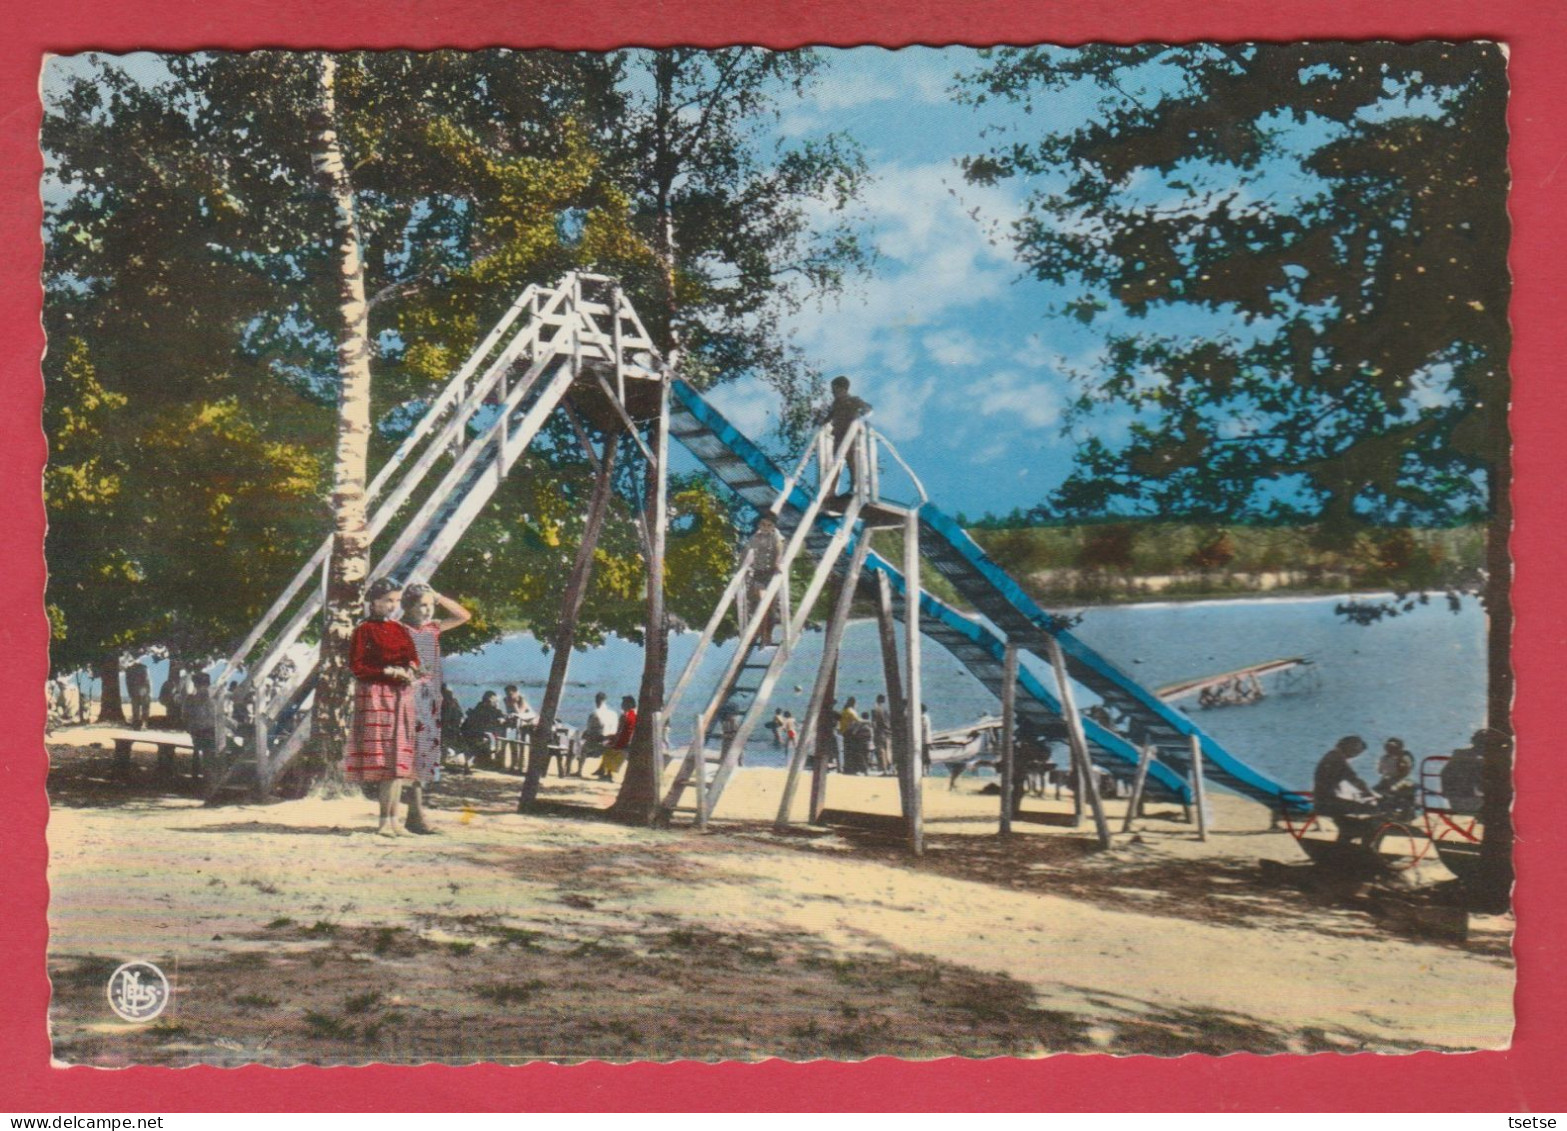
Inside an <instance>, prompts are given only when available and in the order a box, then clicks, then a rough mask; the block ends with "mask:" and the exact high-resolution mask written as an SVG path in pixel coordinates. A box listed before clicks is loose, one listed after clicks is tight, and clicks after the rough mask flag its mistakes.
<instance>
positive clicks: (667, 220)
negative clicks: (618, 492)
mask: <svg viewBox="0 0 1567 1131" xmlns="http://www.w3.org/2000/svg"><path fill="white" fill-rule="evenodd" d="M675 66H676V64H675V60H674V56H673V55H672V54H671V53H670V52H669V51H668V50H664V51H660V52H659V55H658V62H657V64H656V68H655V73H654V78H655V82H656V87H657V99H658V102H657V106H656V109H655V114H656V122H657V125H656V131H655V133H656V140H655V145H656V152H655V153H654V156H653V160H654V167H655V169H656V177H657V194H658V195H657V212H658V225H659V230H658V236H659V248H658V252H659V259H660V261H661V264H660V265H661V266H662V268H663V273H664V307H665V315H666V319H667V321H666V326H665V330H664V383H665V386H666V388H665V390H664V395H663V397H662V398H660V402H659V403H660V412H659V415H658V417H657V418H656V419H655V421H654V422H653V424H652V425H651V427H650V428H649V434H648V447H649V448H651V449H652V450H653V451H654V452H655V453H656V454H657V457H658V458H657V459H656V460H654V461H650V462H649V464H648V468H647V488H646V491H645V493H644V494H645V497H646V499H647V502H648V511H649V513H648V515H647V520H648V521H647V628H646V629H645V631H644V634H643V652H642V685H641V687H640V688H639V689H638V694H637V729H636V731H635V733H634V734H633V735H632V739H631V746H630V747H629V748H628V750H627V752H626V779H625V781H624V782H623V783H622V784H621V787H620V792H619V793H618V794H617V795H616V797H615V804H614V806H613V809H614V811H615V813H616V814H617V815H619V816H620V817H621V818H622V819H624V820H628V821H633V822H636V823H639V824H640V823H644V822H651V821H652V820H653V818H654V816H655V814H656V812H657V807H658V788H659V784H660V783H659V781H658V770H657V758H656V746H655V743H656V742H657V740H658V739H659V738H660V737H661V736H660V735H658V733H657V730H658V719H659V717H660V715H661V712H662V711H663V709H664V685H665V679H666V676H667V673H668V668H669V626H668V624H667V622H666V620H665V616H664V535H665V533H666V529H667V527H668V525H669V522H668V515H667V513H666V496H665V492H666V488H667V484H668V479H667V469H666V468H665V467H664V466H663V465H664V462H665V458H664V457H665V455H666V454H667V452H668V450H669V437H668V436H667V435H666V434H665V432H666V425H667V423H668V408H669V390H668V388H667V386H668V384H669V382H670V381H672V380H673V379H674V375H675V373H676V372H677V370H678V368H679V364H680V332H679V330H678V329H677V328H676V323H675V315H676V313H677V310H678V304H677V299H676V297H675V250H676V246H675V217H674V203H673V195H674V183H675V175H676V173H677V172H678V168H677V162H676V158H675V151H674V138H673V137H672V131H673V128H674V111H673V109H672V107H673V92H674V80H675Z"/></svg>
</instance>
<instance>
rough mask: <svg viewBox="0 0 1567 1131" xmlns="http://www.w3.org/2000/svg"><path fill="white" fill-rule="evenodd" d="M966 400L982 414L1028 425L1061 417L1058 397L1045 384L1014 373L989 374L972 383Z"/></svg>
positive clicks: (1052, 420)
mask: <svg viewBox="0 0 1567 1131" xmlns="http://www.w3.org/2000/svg"><path fill="white" fill-rule="evenodd" d="M968 401H969V403H970V404H972V405H973V406H974V408H975V409H977V410H978V411H979V413H980V415H982V416H1001V417H1005V418H1007V419H1009V420H1011V421H1013V422H1015V423H1018V424H1022V425H1024V426H1026V427H1029V428H1044V427H1046V426H1048V425H1051V424H1054V423H1055V422H1056V421H1057V420H1059V419H1060V418H1061V398H1060V396H1059V395H1058V394H1057V393H1056V391H1055V390H1054V389H1053V388H1051V387H1050V386H1049V385H1046V384H1044V383H1043V382H1041V381H1037V380H1030V379H1029V378H1027V377H1024V376H1022V375H1021V374H1018V373H1012V372H1002V373H993V374H991V375H990V376H988V377H985V378H982V379H980V380H979V381H976V382H974V383H973V385H972V386H971V387H970V389H969V397H968Z"/></svg>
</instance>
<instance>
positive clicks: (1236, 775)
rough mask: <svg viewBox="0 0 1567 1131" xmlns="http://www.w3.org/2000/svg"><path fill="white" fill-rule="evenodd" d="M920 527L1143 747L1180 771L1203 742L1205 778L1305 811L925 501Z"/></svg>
mask: <svg viewBox="0 0 1567 1131" xmlns="http://www.w3.org/2000/svg"><path fill="white" fill-rule="evenodd" d="M920 525H921V529H922V531H923V532H924V533H926V534H928V535H929V536H930V537H929V539H928V542H929V545H930V550H929V552H928V556H929V558H930V560H931V561H932V564H934V565H935V567H936V569H937V570H938V571H940V572H941V574H942V575H943V576H944V577H946V578H947V579H948V580H950V581H951V582H952V585H953V587H954V588H955V589H957V591H958V592H959V593H961V594H962V595H963V597H964V598H965V599H966V600H968V601H971V602H973V604H974V606H975V607H976V608H978V609H979V610H980V611H981V612H982V613H984V614H985V616H987V617H988V618H990V620H991V621H992V623H994V624H995V625H996V626H997V627H998V628H1000V629H1001V630H1002V631H1003V632H1005V633H1006V634H1007V635H1008V636H1009V637H1010V638H1012V639H1015V640H1017V641H1018V643H1019V644H1021V645H1023V646H1025V647H1028V648H1030V649H1031V650H1033V651H1035V652H1036V653H1039V654H1041V655H1045V654H1046V653H1045V651H1044V649H1046V648H1048V643H1049V639H1050V638H1051V637H1054V638H1055V640H1056V641H1057V642H1058V643H1059V644H1060V646H1061V651H1062V653H1063V655H1064V657H1065V659H1066V664H1067V670H1068V672H1069V674H1070V675H1071V677H1072V680H1073V681H1074V682H1076V683H1078V684H1080V685H1082V686H1083V687H1085V688H1087V689H1088V690H1089V691H1091V692H1093V693H1094V694H1095V695H1097V696H1098V697H1099V698H1100V699H1101V700H1102V701H1103V702H1104V703H1105V704H1106V705H1107V706H1109V707H1112V708H1114V709H1115V710H1117V711H1119V712H1121V713H1122V714H1123V715H1125V716H1126V717H1127V719H1128V721H1129V722H1128V729H1129V730H1131V731H1132V735H1131V737H1132V738H1133V740H1134V741H1138V742H1147V743H1150V744H1152V745H1153V746H1154V747H1156V749H1157V750H1158V754H1159V757H1160V758H1161V759H1162V760H1163V761H1164V762H1166V763H1168V764H1169V765H1170V766H1171V767H1173V768H1174V769H1176V770H1177V771H1179V772H1180V773H1182V774H1188V773H1189V772H1190V769H1191V744H1192V740H1193V739H1194V738H1195V739H1196V741H1197V742H1198V743H1200V745H1201V750H1202V757H1203V762H1204V769H1205V771H1206V775H1207V777H1209V778H1211V779H1212V780H1214V781H1216V782H1217V783H1219V784H1220V785H1223V786H1226V787H1227V788H1229V789H1231V790H1234V791H1235V792H1236V793H1240V794H1242V795H1244V796H1246V797H1250V798H1252V799H1253V800H1256V801H1260V802H1262V803H1263V804H1265V805H1268V806H1270V807H1272V808H1275V809H1289V810H1293V811H1303V810H1305V809H1307V808H1309V807H1310V801H1309V800H1308V799H1307V798H1305V797H1304V796H1303V795H1302V794H1301V793H1300V792H1299V791H1298V790H1295V789H1292V788H1291V787H1289V786H1287V785H1284V784H1283V783H1281V782H1278V781H1275V780H1274V779H1273V778H1270V777H1269V776H1268V775H1266V774H1264V773H1262V772H1261V771H1259V770H1257V769H1255V768H1254V767H1252V766H1250V765H1248V764H1246V763H1245V762H1244V761H1242V760H1241V759H1239V758H1237V757H1236V756H1235V755H1233V754H1231V753H1230V752H1229V751H1228V750H1226V749H1225V748H1224V746H1223V745H1221V744H1220V743H1219V742H1218V741H1217V740H1216V739H1215V738H1214V737H1213V736H1212V735H1210V734H1208V733H1207V732H1206V731H1204V730H1203V729H1202V728H1201V727H1199V726H1198V725H1197V724H1196V723H1195V722H1194V721H1192V719H1190V718H1189V717H1188V716H1187V715H1185V714H1184V713H1183V712H1181V711H1180V710H1178V709H1177V708H1175V707H1173V706H1171V705H1170V704H1168V703H1165V702H1164V701H1163V700H1161V699H1160V698H1159V697H1158V696H1157V695H1155V694H1154V693H1153V692H1152V691H1150V690H1149V689H1148V688H1146V687H1144V686H1142V685H1141V684H1140V683H1138V682H1137V681H1136V680H1135V679H1133V678H1132V677H1131V676H1129V675H1127V674H1126V673H1125V672H1123V671H1121V670H1120V669H1119V668H1117V667H1116V666H1115V665H1114V664H1113V663H1111V662H1110V661H1109V660H1108V659H1106V658H1105V657H1104V656H1103V655H1101V654H1100V653H1099V652H1097V651H1095V650H1094V649H1093V648H1092V647H1090V646H1089V645H1088V644H1086V643H1085V642H1084V641H1083V640H1082V639H1080V638H1079V637H1078V636H1077V635H1076V634H1074V633H1073V632H1071V631H1070V630H1069V629H1068V628H1067V627H1066V626H1065V625H1064V624H1062V623H1061V622H1060V621H1059V620H1057V619H1056V618H1055V617H1053V616H1051V615H1050V614H1049V613H1047V612H1046V611H1045V610H1044V609H1041V608H1040V607H1039V605H1038V604H1037V603H1036V602H1035V601H1034V599H1033V598H1032V597H1030V596H1029V595H1028V594H1027V593H1026V592H1024V591H1023V589H1022V587H1021V586H1019V585H1018V584H1017V582H1016V581H1014V580H1013V579H1012V578H1011V577H1009V576H1008V575H1007V574H1006V572H1005V571H1003V570H1002V569H1001V567H1000V566H998V565H996V563H995V562H994V561H992V560H991V558H990V556H989V555H988V554H986V553H985V551H984V550H983V549H981V548H980V546H979V545H978V544H977V543H976V542H975V541H974V540H973V539H972V538H971V537H969V535H968V532H967V531H965V530H963V528H962V527H961V526H959V525H958V524H957V523H956V522H955V521H953V519H951V518H950V517H948V516H947V515H946V514H944V513H942V512H941V511H940V510H938V509H937V508H936V507H934V506H932V505H930V504H927V505H925V506H923V507H921V508H920Z"/></svg>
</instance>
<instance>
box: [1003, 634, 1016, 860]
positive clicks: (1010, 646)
mask: <svg viewBox="0 0 1567 1131" xmlns="http://www.w3.org/2000/svg"><path fill="white" fill-rule="evenodd" d="M1001 670H1002V677H1001V679H1002V683H1001V835H1002V836H1011V835H1012V806H1013V805H1015V804H1016V803H1017V802H1016V793H1017V789H1016V786H1017V765H1016V748H1017V645H1016V644H1014V643H1013V642H1012V641H1010V640H1009V641H1007V650H1006V653H1005V656H1004V658H1003V660H1002V664H1001Z"/></svg>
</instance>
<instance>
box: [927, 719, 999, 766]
mask: <svg viewBox="0 0 1567 1131" xmlns="http://www.w3.org/2000/svg"><path fill="white" fill-rule="evenodd" d="M1000 756H1001V719H1000V717H999V716H997V715H986V716H984V717H983V718H979V719H976V720H975V721H974V722H972V723H969V724H968V725H967V726H961V727H952V728H951V729H949V730H938V731H932V732H931V736H930V763H931V765H933V766H939V765H951V764H960V765H965V766H966V765H968V764H970V763H972V762H976V761H981V760H983V759H986V758H999V757H1000Z"/></svg>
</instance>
